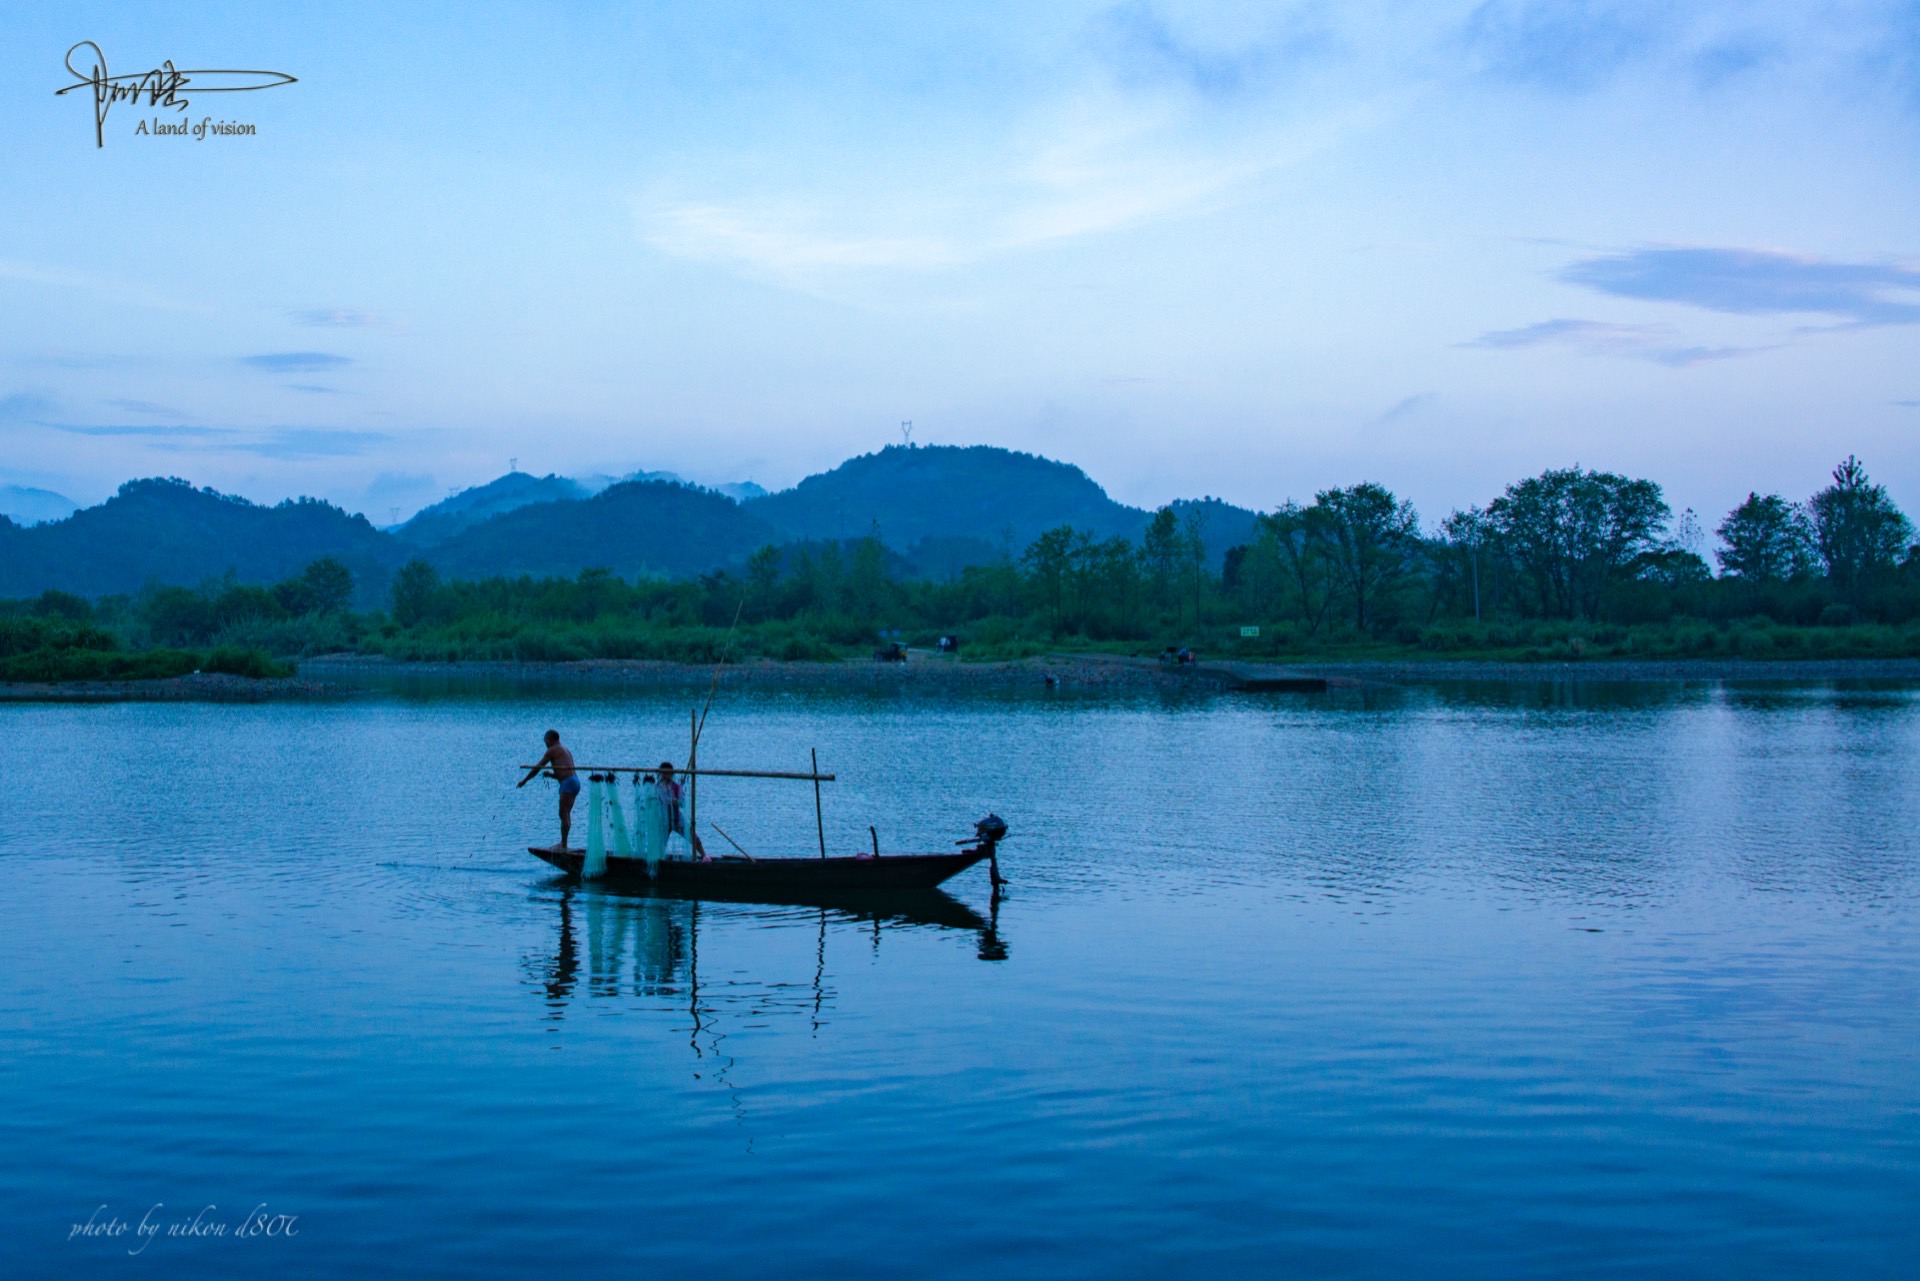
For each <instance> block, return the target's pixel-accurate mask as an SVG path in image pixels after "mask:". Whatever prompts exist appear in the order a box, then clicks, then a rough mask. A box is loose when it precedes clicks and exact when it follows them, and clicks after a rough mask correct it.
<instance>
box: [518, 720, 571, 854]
mask: <svg viewBox="0 0 1920 1281" xmlns="http://www.w3.org/2000/svg"><path fill="white" fill-rule="evenodd" d="M548 768H551V769H552V770H553V776H554V777H555V778H557V779H559V780H560V844H559V845H558V846H557V847H556V848H558V849H565V848H567V833H568V832H570V831H572V830H573V802H574V800H575V799H576V798H577V797H578V796H579V795H580V774H579V772H578V771H577V770H575V769H574V767H573V753H572V752H569V751H568V750H567V749H566V748H564V747H562V746H560V731H559V730H557V729H550V730H548V731H547V750H546V753H545V755H543V756H541V758H540V760H539V761H538V763H536V764H535V765H534V767H533V768H532V769H531V770H528V771H527V776H526V777H525V778H523V779H521V780H520V781H519V782H518V783H516V784H514V786H515V787H525V786H526V785H527V784H528V783H531V782H532V781H533V780H534V779H536V778H538V777H540V771H541V770H543V769H548Z"/></svg>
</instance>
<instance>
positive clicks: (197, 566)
mask: <svg viewBox="0 0 1920 1281" xmlns="http://www.w3.org/2000/svg"><path fill="white" fill-rule="evenodd" d="M589 495H591V496H589ZM1174 514H1175V516H1176V518H1180V519H1182V521H1183V528H1184V520H1185V518H1186V517H1187V516H1188V515H1189V514H1193V515H1195V516H1197V517H1198V518H1200V519H1201V536H1202V538H1203V539H1204V541H1205V545H1206V550H1207V553H1208V559H1209V560H1210V561H1211V562H1212V563H1213V565H1214V566H1215V567H1216V569H1217V568H1218V566H1219V565H1220V563H1221V557H1222V555H1223V553H1224V552H1225V551H1226V549H1227V548H1228V547H1230V546H1233V545H1235V544H1238V543H1244V542H1247V541H1248V540H1249V539H1250V538H1251V537H1252V534H1253V525H1254V519H1255V518H1254V513H1252V512H1250V511H1246V510H1244V509H1242V508H1238V507H1233V506H1231V505H1229V504H1227V503H1224V502H1221V501H1219V500H1218V499H1204V500H1197V501H1191V502H1187V501H1183V502H1180V503H1176V504H1175V505H1174ZM1150 520H1151V516H1150V514H1149V513H1148V512H1145V511H1143V510H1141V509H1140V508H1137V507H1129V506H1127V505H1125V504H1123V503H1118V502H1115V501H1114V500H1113V499H1111V498H1109V497H1108V496H1107V493H1106V491H1105V490H1103V489H1102V488H1101V487H1100V486H1099V485H1097V484H1095V483H1094V482H1093V481H1092V480H1091V479H1089V478H1088V476H1087V475H1086V473H1084V472H1082V471H1081V470H1080V469H1079V468H1078V467H1074V466H1071V465H1069V464H1066V463H1059V462H1053V461H1051V460H1049V459H1045V458H1040V457H1036V456H1035V455H1032V454H1022V453H1016V452H1013V451H1011V450H1006V449H996V448H992V447H989V446H973V447H968V448H959V447H949V446H939V447H920V448H913V449H907V448H900V447H894V448H889V449H884V450H881V451H880V452H879V453H876V454H868V455H865V456H863V457H860V458H854V459H851V460H849V461H847V462H846V463H843V464H841V465H840V466H839V467H836V468H834V469H833V470H832V471H829V472H826V473H823V474H821V475H818V476H810V477H808V478H807V479H806V480H804V481H802V482H800V484H799V485H797V486H796V487H794V488H793V489H790V490H786V491H784V492H781V493H777V494H770V495H766V496H764V497H754V498H749V499H747V500H746V501H744V502H736V501H735V500H734V499H733V498H732V497H729V496H727V495H726V494H723V493H720V492H718V491H715V490H710V489H700V488H696V487H693V486H688V485H683V484H678V483H673V482H669V481H666V480H659V479H653V480H640V481H629V482H626V483H621V484H615V485H613V486H611V487H610V488H607V489H605V490H602V491H600V492H599V493H597V494H593V493H592V491H591V489H590V488H589V487H586V486H583V485H581V484H580V483H579V482H577V481H574V480H569V479H566V478H565V477H560V476H532V475H528V474H526V473H523V472H513V473H509V474H508V475H506V476H502V477H500V478H498V479H496V480H494V481H491V482H489V483H488V484H485V485H480V486H476V487H474V488H472V489H469V490H466V491H463V492H462V493H460V494H457V495H455V496H454V497H452V498H449V499H447V500H445V501H443V502H440V503H436V504H434V505H433V506H432V507H429V508H427V509H426V510H424V511H422V512H421V513H420V514H419V515H417V516H415V517H414V518H413V519H412V520H411V521H409V522H407V523H406V524H405V525H403V526H401V527H400V528H399V529H397V530H394V531H392V532H382V531H380V530H377V529H375V528H373V526H372V525H370V524H369V523H368V522H367V520H366V519H365V518H364V517H361V516H355V515H350V514H348V513H347V512H345V511H342V510H341V509H339V508H337V507H334V506H332V505H330V504H328V503H324V502H320V501H317V500H314V499H298V500H290V501H288V502H283V503H280V504H279V505H277V506H272V507H267V506H259V505H256V504H254V503H250V502H248V501H246V500H245V499H241V498H234V497H230V496H227V495H222V494H217V493H215V492H213V491H212V490H207V489H195V488H194V487H193V486H192V485H190V484H188V483H187V482H185V481H181V480H137V481H129V482H128V483H127V484H125V485H123V486H121V488H120V492H119V493H118V494H116V495H115V496H114V497H113V498H111V499H109V500H108V501H107V502H105V503H103V504H102V505H100V506H98V507H90V508H86V509H84V510H82V511H79V512H77V513H75V514H74V515H73V516H71V517H69V518H67V519H65V520H58V521H53V522H50V523H47V524H42V525H36V526H32V527H26V528H22V527H19V526H17V525H14V524H11V523H6V522H5V521H4V518H0V597H17V596H28V595H36V594H38V593H39V592H41V591H44V590H46V589H48V588H58V589H60V590H63V591H70V592H76V593H78V594H80V595H83V596H90V597H97V596H102V595H111V594H117V593H132V592H138V591H140V590H141V589H142V588H143V587H145V586H147V585H148V584H150V583H156V582H157V583H162V584H173V585H181V586H193V585H197V584H199V583H201V582H203V581H205V580H206V579H209V578H218V577H221V576H223V575H225V574H226V573H227V572H228V571H230V570H231V571H232V572H233V574H234V576H235V577H236V578H237V579H238V580H239V581H240V582H242V583H271V582H278V581H280V580H282V579H285V578H288V577H290V576H293V575H296V574H298V573H300V572H301V571H302V570H303V569H304V568H305V566H307V565H308V564H310V563H312V562H313V561H315V560H318V559H321V558H323V557H329V556H330V557H333V558H335V559H338V560H340V561H341V562H343V563H344V564H346V565H347V567H348V568H349V569H351V570H352V571H353V574H354V579H355V582H356V584H357V587H356V598H357V599H358V600H359V601H360V602H361V603H362V604H363V605H372V604H375V603H378V602H379V601H382V600H384V599H385V592H386V589H387V583H388V580H389V579H390V578H391V576H392V573H393V571H394V570H395V569H397V568H398V567H399V566H400V565H401V564H403V563H404V562H406V561H407V560H409V559H412V558H414V557H421V558H423V559H425V560H427V561H428V562H430V563H431V564H432V565H433V566H434V567H435V568H436V569H438V570H439V571H440V573H442V574H443V575H446V576H449V577H458V578H488V577H494V576H496V575H516V574H536V575H544V574H565V575H571V574H574V573H577V572H578V571H579V570H581V569H590V568H606V569H611V570H613V571H614V572H615V573H618V574H621V575H623V576H628V577H631V576H633V575H636V574H643V573H644V574H650V575H665V576H668V577H683V576H689V575H696V574H702V573H707V572H710V571H712V570H716V569H722V568H735V569H737V568H739V567H741V566H742V565H743V563H744V561H745V559H746V557H747V556H748V555H750V554H751V553H752V552H753V551H755V550H756V549H757V548H760V547H763V546H766V545H768V544H775V545H780V544H788V543H800V542H814V543H823V542H825V543H830V542H834V541H838V540H841V539H842V538H844V539H847V540H854V539H861V538H865V537H867V536H868V535H869V534H872V533H875V532H876V531H877V532H878V534H879V537H880V539H881V541H882V542H883V543H885V544H886V545H887V546H888V547H889V548H890V549H891V550H892V551H893V552H894V553H895V554H896V555H899V556H901V557H904V561H903V564H905V565H906V566H908V567H909V569H908V571H907V572H909V573H910V574H912V575H915V576H926V577H929V578H933V579H937V580H944V579H946V578H948V577H951V576H952V575H953V574H955V573H958V572H959V570H960V569H961V568H963V567H964V566H966V565H970V564H975V565H977V564H985V563H988V562H991V561H994V560H996V559H998V558H999V557H1000V556H1002V555H1011V556H1013V557H1015V558H1017V557H1019V556H1020V554H1021V553H1022V552H1023V551H1025V550H1026V548H1027V547H1028V545H1029V544H1031V543H1032V542H1033V540H1034V539H1035V538H1037V537H1039V536H1040V535H1041V534H1042V533H1045V532H1046V531H1048V530H1050V529H1057V528H1059V527H1060V526H1062V525H1066V526H1071V527H1073V528H1074V529H1075V530H1078V531H1081V532H1084V533H1086V534H1088V535H1090V536H1091V537H1092V538H1093V539H1094V540H1096V541H1099V540H1104V539H1108V538H1115V537H1118V538H1126V539H1129V540H1138V539H1140V538H1141V537H1142V535H1143V534H1144V533H1145V531H1146V527H1147V525H1148V522H1149V521H1150Z"/></svg>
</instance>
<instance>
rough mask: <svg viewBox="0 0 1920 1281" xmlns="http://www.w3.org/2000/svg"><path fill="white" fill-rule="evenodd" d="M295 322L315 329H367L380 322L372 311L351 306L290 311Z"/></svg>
mask: <svg viewBox="0 0 1920 1281" xmlns="http://www.w3.org/2000/svg"><path fill="white" fill-rule="evenodd" d="M288 314H289V315H290V316H292V318H293V320H294V323H295V324H301V325H307V326H309V327H311V328H314V329H367V328H371V327H372V326H374V325H377V324H379V323H380V319H379V317H377V316H375V315H374V314H373V313H372V312H367V311H356V310H354V309H353V308H351V307H310V308H306V309H304V310H300V311H294V312H289V313H288Z"/></svg>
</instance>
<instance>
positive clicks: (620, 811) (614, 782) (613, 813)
mask: <svg viewBox="0 0 1920 1281" xmlns="http://www.w3.org/2000/svg"><path fill="white" fill-rule="evenodd" d="M607 818H608V819H609V820H610V826H612V828H613V852H614V853H615V854H617V855H619V856H620V857H621V858H632V857H633V838H632V837H631V836H630V835H628V834H627V811H626V810H625V809H624V808H623V807H622V806H621V804H620V779H619V776H618V775H614V774H609V775H607Z"/></svg>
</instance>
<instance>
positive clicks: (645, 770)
mask: <svg viewBox="0 0 1920 1281" xmlns="http://www.w3.org/2000/svg"><path fill="white" fill-rule="evenodd" d="M514 768H515V769H532V768H533V766H531V765H516V766H514ZM573 768H574V769H575V770H576V771H585V772H587V773H592V772H593V771H595V770H598V771H600V772H601V773H603V774H658V773H659V772H660V767H659V766H658V765H576V766H574V767H573ZM674 773H675V774H678V775H680V776H681V777H683V778H684V777H686V776H688V775H703V776H705V777H707V778H792V779H798V780H799V781H800V782H802V783H805V782H809V781H811V782H816V783H832V782H835V781H837V778H836V776H835V775H833V774H818V773H815V774H797V773H793V772H791V771H785V770H767V769H702V770H693V769H677V770H675V771H674Z"/></svg>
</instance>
